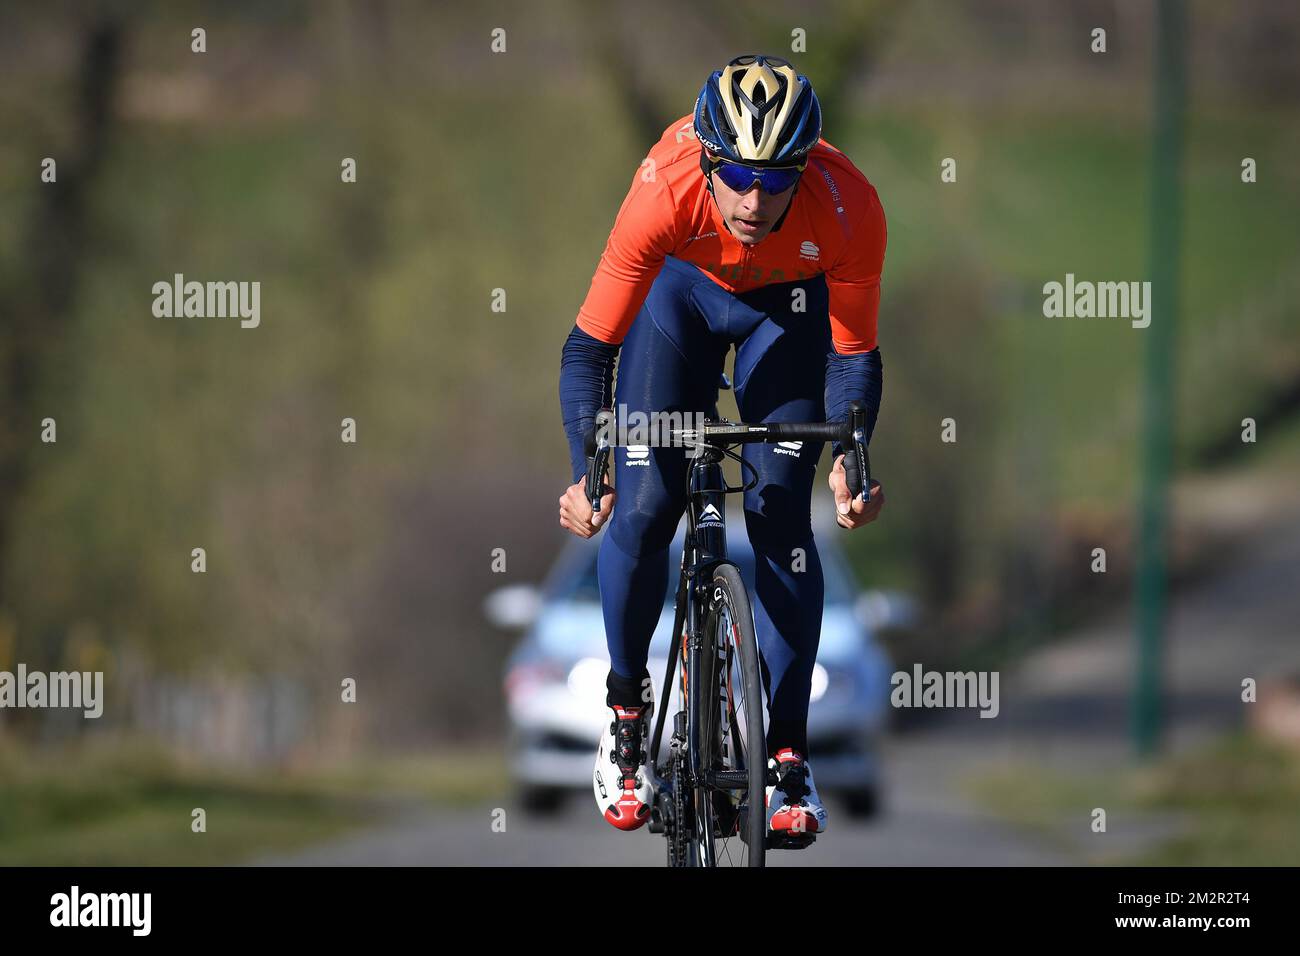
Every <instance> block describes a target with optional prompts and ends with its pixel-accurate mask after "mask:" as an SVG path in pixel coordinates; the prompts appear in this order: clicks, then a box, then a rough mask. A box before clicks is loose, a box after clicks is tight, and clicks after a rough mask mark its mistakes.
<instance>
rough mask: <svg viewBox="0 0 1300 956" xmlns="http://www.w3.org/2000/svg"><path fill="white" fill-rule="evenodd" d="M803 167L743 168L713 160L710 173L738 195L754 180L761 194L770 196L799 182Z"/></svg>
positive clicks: (739, 165) (721, 160)
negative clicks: (714, 174) (715, 174)
mask: <svg viewBox="0 0 1300 956" xmlns="http://www.w3.org/2000/svg"><path fill="white" fill-rule="evenodd" d="M803 170H804V167H803V166H766V167H764V166H744V165H741V164H740V163H733V162H729V161H728V160H725V159H718V160H714V161H713V163H712V165H711V167H710V171H711V172H715V173H717V174H718V178H719V179H721V180H722V181H723V182H724V183H726V184H727V188H729V189H734V190H735V191H736V192H738V193H745V192H749V190H750V189H751V188H752V187H753V185H754V182H755V180H757V181H758V185H759V187H760V188H761V189H762V190H763V192H765V193H767V194H768V195H770V196H775V195H777V194H778V193H783V192H785V191H786V190H787V189H789V188H790V187H791V186H793V185H794V184H795V183H797V182H798V181H799V177H800V176H802V175H803Z"/></svg>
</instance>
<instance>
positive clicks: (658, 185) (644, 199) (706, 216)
mask: <svg viewBox="0 0 1300 956" xmlns="http://www.w3.org/2000/svg"><path fill="white" fill-rule="evenodd" d="M700 149H701V146H700V144H699V143H698V142H697V141H696V139H695V134H694V133H693V132H692V117H690V116H686V117H683V118H682V119H681V120H679V121H677V122H676V123H673V124H672V125H671V126H669V127H668V129H666V130H665V131H664V134H663V137H662V138H661V139H660V140H659V142H658V143H656V144H655V146H654V148H653V149H651V150H650V154H649V156H648V160H649V162H645V163H642V166H641V169H640V170H638V171H637V174H636V176H635V178H634V180H633V182H632V188H631V189H630V190H628V194H627V198H626V199H624V200H623V205H622V208H620V209H619V212H618V218H617V219H615V220H614V228H613V230H612V231H611V232H610V234H609V240H608V242H606V244H605V251H604V253H602V255H601V257H600V265H599V266H597V268H596V274H595V275H594V276H593V277H592V280H591V288H590V289H589V290H588V292H587V298H586V300H585V301H584V302H583V304H582V308H581V309H580V310H579V312H578V327H579V328H581V329H582V330H583V331H584V332H586V333H587V334H588V335H591V336H593V337H595V338H597V339H600V340H601V341H602V342H608V343H611V344H617V343H621V342H622V341H623V338H624V336H626V335H627V332H628V329H630V328H631V326H632V322H633V320H634V319H635V318H636V315H637V313H638V312H639V311H640V310H641V306H642V304H643V303H644V302H645V298H646V296H647V295H648V294H649V292H650V286H651V285H652V284H653V283H654V280H655V277H656V276H657V275H658V274H659V270H660V268H661V267H662V266H663V262H664V258H665V257H666V256H670V255H671V256H674V257H675V258H678V259H681V260H683V261H685V262H690V263H693V264H694V265H697V266H699V267H700V268H701V269H702V270H703V271H704V272H705V274H706V275H708V277H709V278H710V279H712V280H713V281H714V282H716V283H717V284H718V285H720V286H722V287H723V288H724V289H726V290H728V291H730V292H748V291H749V290H751V289H756V288H758V287H760V286H765V285H773V284H775V283H778V282H794V281H796V280H799V279H807V278H811V277H812V276H815V275H818V274H823V273H824V274H825V276H826V286H827V289H828V291H829V293H830V322H831V336H832V339H833V341H834V343H835V351H836V352H838V353H840V354H842V355H853V354H860V353H863V352H869V351H871V350H872V349H874V348H875V347H876V316H877V312H878V311H879V307H880V273H881V269H882V268H883V266H884V261H885V241H886V234H885V213H884V210H883V209H881V207H880V199H879V197H878V196H877V195H876V190H875V187H874V186H872V185H871V183H870V182H869V181H868V180H867V177H866V176H864V175H862V173H861V172H859V171H858V169H857V168H856V167H855V166H854V165H853V164H852V163H851V162H849V159H848V157H846V156H845V155H844V154H843V153H841V152H840V151H839V150H838V149H836V148H835V147H834V146H832V145H831V144H830V143H828V142H826V141H825V140H820V141H819V142H818V143H817V145H816V146H814V147H813V149H812V152H811V153H810V154H809V160H808V168H807V169H806V170H805V171H804V174H803V177H802V179H801V181H800V184H799V188H798V190H797V191H796V192H795V195H794V199H793V200H791V203H790V208H789V211H788V212H787V213H786V217H785V220H784V221H783V222H782V224H781V228H780V229H779V230H774V231H773V232H771V233H769V234H768V235H767V236H765V237H764V238H763V240H762V241H761V242H758V243H755V244H754V245H745V244H744V243H742V242H741V241H740V240H738V239H737V238H736V237H735V236H733V235H732V234H731V233H730V231H728V229H727V227H726V225H725V224H724V222H723V220H722V216H721V214H720V213H719V212H718V207H717V204H716V203H715V202H714V201H713V197H712V196H711V195H710V194H709V190H708V184H707V182H706V181H705V178H704V175H703V174H702V173H701V171H700Z"/></svg>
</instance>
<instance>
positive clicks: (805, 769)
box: [767, 747, 826, 841]
mask: <svg viewBox="0 0 1300 956" xmlns="http://www.w3.org/2000/svg"><path fill="white" fill-rule="evenodd" d="M767 769H768V775H769V779H770V778H771V776H772V775H773V774H775V776H776V784H775V785H774V786H769V787H768V788H767V829H768V832H769V833H770V834H771V835H772V836H773V837H774V838H788V839H790V840H793V841H798V840H800V839H804V840H807V839H811V838H814V837H816V836H817V835H818V834H821V833H825V832H826V807H824V806H823V805H822V799H821V797H820V796H819V795H818V793H817V785H816V784H815V783H813V777H812V768H811V767H809V766H808V761H806V760H804V758H803V756H802V755H801V754H799V753H797V752H795V751H794V750H792V749H790V748H789V747H786V748H784V749H782V750H778V751H777V753H776V756H775V757H772V758H771V759H769V760H768V762H767Z"/></svg>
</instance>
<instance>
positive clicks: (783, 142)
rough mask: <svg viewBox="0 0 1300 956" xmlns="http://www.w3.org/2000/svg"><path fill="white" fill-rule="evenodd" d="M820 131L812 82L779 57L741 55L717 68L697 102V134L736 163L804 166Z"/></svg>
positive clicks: (707, 146) (703, 142) (706, 145)
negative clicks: (721, 67) (719, 68)
mask: <svg viewBox="0 0 1300 956" xmlns="http://www.w3.org/2000/svg"><path fill="white" fill-rule="evenodd" d="M821 130H822V111H821V107H820V106H819V105H818V103H817V96H816V94H815V93H813V88H812V84H811V83H809V82H808V78H807V77H806V76H802V75H801V74H798V73H796V72H795V71H794V67H792V66H791V65H790V63H789V61H788V60H783V59H781V58H780V57H775V56H761V55H759V54H753V53H751V54H746V55H745V56H738V57H736V58H735V59H734V60H732V61H731V62H730V63H728V64H727V65H726V66H725V67H724V68H723V69H721V70H715V71H714V73H713V74H712V75H711V76H710V77H709V78H708V80H707V81H706V82H705V84H704V89H702V90H700V96H699V99H697V100H696V101H695V138H696V139H698V140H699V141H700V143H701V145H703V146H704V148H705V149H706V150H708V151H709V152H710V153H713V154H714V155H716V156H718V157H720V158H722V159H726V160H730V161H731V162H734V163H745V164H747V165H750V166H802V165H803V164H804V163H805V162H806V161H807V157H808V153H809V151H811V150H812V148H813V147H814V146H815V145H817V140H818V138H819V137H820V136H821Z"/></svg>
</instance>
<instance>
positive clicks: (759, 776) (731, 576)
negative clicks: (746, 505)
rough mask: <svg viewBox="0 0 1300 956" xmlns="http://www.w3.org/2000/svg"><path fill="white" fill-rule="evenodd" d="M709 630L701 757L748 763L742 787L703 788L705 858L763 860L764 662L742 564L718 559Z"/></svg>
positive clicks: (722, 763) (712, 764)
mask: <svg viewBox="0 0 1300 956" xmlns="http://www.w3.org/2000/svg"><path fill="white" fill-rule="evenodd" d="M708 602H709V603H708V607H707V610H706V613H705V615H704V626H705V631H704V634H705V638H706V640H707V641H711V642H712V645H713V647H714V648H715V653H713V654H707V653H706V654H705V655H704V657H705V660H704V661H703V662H702V666H701V678H702V679H701V682H700V685H701V688H703V689H712V700H713V706H709V707H700V708H699V710H698V711H697V710H696V709H695V708H694V707H693V708H692V709H691V712H692V713H700V714H701V715H702V719H701V726H700V741H701V749H702V750H703V753H702V754H701V764H702V766H705V767H708V768H711V769H714V770H727V771H733V772H735V771H743V772H745V773H746V774H747V777H748V781H747V782H748V786H747V787H746V788H745V789H742V790H726V789H709V788H705V787H700V788H698V789H697V790H696V797H695V805H694V810H695V813H694V818H695V831H696V842H697V844H698V845H699V846H700V848H701V851H702V852H701V854H700V856H701V859H700V864H701V865H714V866H749V867H760V866H763V865H764V864H765V854H766V849H765V842H766V836H767V800H766V795H767V740H766V735H765V732H764V730H763V681H762V675H761V672H760V669H759V656H758V638H757V636H756V635H755V632H754V613H753V610H752V609H751V605H750V601H749V593H748V591H746V590H745V585H744V582H743V581H742V580H741V578H740V572H739V570H738V569H737V568H736V566H735V565H734V564H729V563H723V564H719V565H718V566H717V568H715V570H714V574H713V580H712V582H711V584H710V586H709V589H708Z"/></svg>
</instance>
